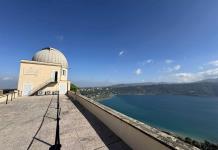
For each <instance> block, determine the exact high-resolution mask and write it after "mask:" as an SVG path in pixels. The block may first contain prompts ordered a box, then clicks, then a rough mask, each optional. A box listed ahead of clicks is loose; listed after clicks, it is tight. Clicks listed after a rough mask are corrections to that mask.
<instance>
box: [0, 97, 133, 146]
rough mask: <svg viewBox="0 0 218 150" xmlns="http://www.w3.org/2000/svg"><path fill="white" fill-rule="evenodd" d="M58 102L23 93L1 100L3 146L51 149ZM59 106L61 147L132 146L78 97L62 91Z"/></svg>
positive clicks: (55, 98) (0, 128) (0, 144)
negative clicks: (71, 97)
mask: <svg viewBox="0 0 218 150" xmlns="http://www.w3.org/2000/svg"><path fill="white" fill-rule="evenodd" d="M56 102H57V96H56V95H54V96H32V97H22V98H19V99H18V100H15V101H12V102H10V103H9V104H7V105H6V104H5V103H0V149H1V150H2V149H4V150H13V149H16V150H25V149H28V148H29V149H31V150H32V149H33V150H48V149H49V147H50V146H51V145H53V144H54V141H55V131H56V120H55V119H56V104H57V103H56ZM60 106H61V116H60V117H61V120H60V141H61V144H62V149H64V150H65V149H66V150H68V149H69V150H108V149H109V150H129V149H130V148H129V147H128V146H127V145H126V144H125V143H124V142H123V141H122V140H120V138H119V137H117V136H116V135H115V134H114V133H113V132H112V131H111V130H109V129H108V128H107V127H106V126H105V125H104V124H103V123H101V122H100V121H99V120H98V119H97V118H96V117H95V116H93V115H92V114H91V113H90V112H88V111H87V110H86V109H84V108H83V107H82V106H81V105H80V104H79V103H77V102H76V101H71V100H70V99H69V98H68V97H67V96H64V95H62V96H60ZM43 116H44V117H43ZM40 126H41V128H40ZM37 131H38V132H37ZM36 133H37V134H36ZM34 136H35V138H33V137H34Z"/></svg>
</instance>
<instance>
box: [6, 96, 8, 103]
mask: <svg viewBox="0 0 218 150" xmlns="http://www.w3.org/2000/svg"><path fill="white" fill-rule="evenodd" d="M6 104H8V94H7V99H6Z"/></svg>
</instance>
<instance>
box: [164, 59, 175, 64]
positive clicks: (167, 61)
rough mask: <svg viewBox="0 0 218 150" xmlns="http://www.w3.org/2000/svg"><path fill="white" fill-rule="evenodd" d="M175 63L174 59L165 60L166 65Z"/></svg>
mask: <svg viewBox="0 0 218 150" xmlns="http://www.w3.org/2000/svg"><path fill="white" fill-rule="evenodd" d="M173 62H174V61H173V60H172V59H166V60H165V63H166V64H172V63H173Z"/></svg>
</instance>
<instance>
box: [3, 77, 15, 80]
mask: <svg viewBox="0 0 218 150" xmlns="http://www.w3.org/2000/svg"><path fill="white" fill-rule="evenodd" d="M2 80H3V81H8V80H13V78H12V77H2Z"/></svg>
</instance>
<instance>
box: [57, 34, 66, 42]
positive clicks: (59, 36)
mask: <svg viewBox="0 0 218 150" xmlns="http://www.w3.org/2000/svg"><path fill="white" fill-rule="evenodd" d="M56 39H57V40H58V41H63V40H64V36H63V35H57V36H56Z"/></svg>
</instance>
